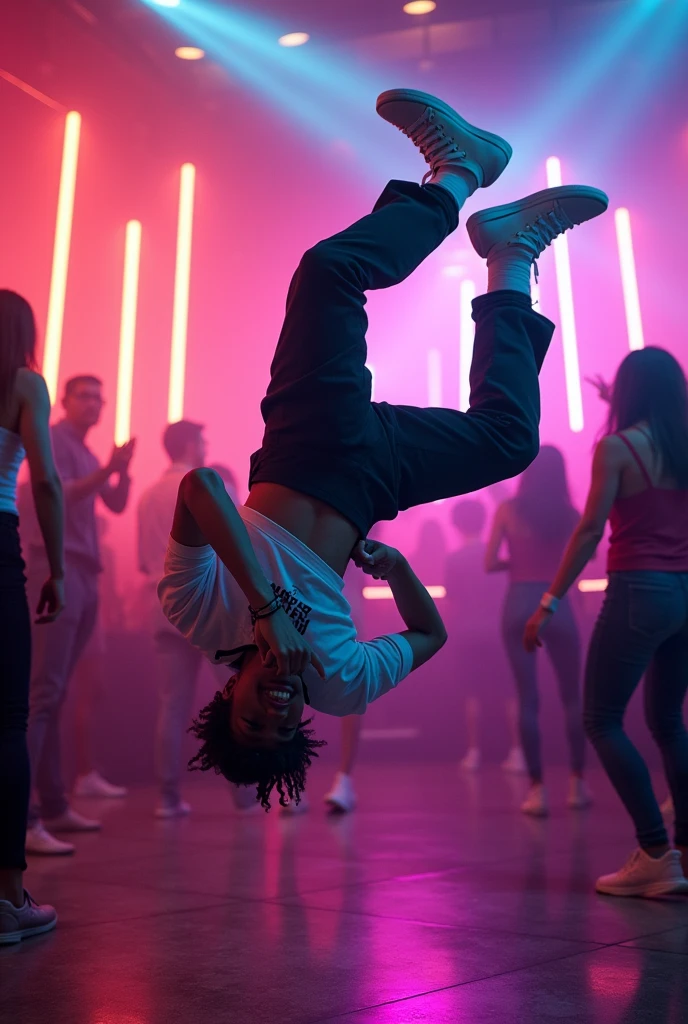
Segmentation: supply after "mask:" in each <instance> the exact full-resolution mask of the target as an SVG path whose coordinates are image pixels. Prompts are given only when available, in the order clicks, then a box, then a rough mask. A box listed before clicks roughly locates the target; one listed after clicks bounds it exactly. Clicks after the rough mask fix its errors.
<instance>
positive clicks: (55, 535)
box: [0, 289, 64, 945]
mask: <svg viewBox="0 0 688 1024" xmlns="http://www.w3.org/2000/svg"><path fill="white" fill-rule="evenodd" d="M35 348H36V324H35V321H34V316H33V310H32V309H31V306H30V305H29V304H28V302H27V301H26V300H25V299H23V298H22V297H21V296H20V295H17V294H16V292H11V291H7V290H6V289H2V290H0V945H9V944H10V943H15V942H20V941H21V940H22V939H25V938H28V937H29V936H30V935H39V934H41V933H42V932H47V931H50V929H51V928H54V927H55V924H56V923H57V914H56V913H55V910H54V908H53V907H50V906H38V904H36V903H34V901H33V900H32V898H31V896H30V895H29V894H28V892H26V890H25V889H24V885H23V874H24V871H26V857H25V840H26V822H27V815H28V810H29V798H30V791H31V778H30V770H29V754H28V749H27V745H26V728H27V722H28V718H29V679H30V674H31V617H30V614H29V605H28V602H27V599H26V588H25V580H24V562H23V561H22V556H21V547H20V543H19V528H18V527H19V518H18V515H17V505H16V490H17V474H18V472H19V467H20V466H21V463H22V461H23V459H24V456H26V458H27V459H28V463H29V473H30V477H31V489H32V492H33V499H34V502H35V504H36V515H37V517H38V523H39V526H40V530H41V535H42V537H43V542H44V544H45V551H46V558H47V574H46V577H47V578H46V579H45V580H44V582H43V585H42V587H41V589H40V595H39V599H38V602H37V608H36V614H37V615H38V619H37V625H38V627H39V628H40V629H47V628H49V627H48V623H51V622H54V620H55V619H56V618H57V617H58V615H59V614H60V612H61V611H62V609H63V607H64V563H63V551H62V532H63V510H62V486H61V484H60V478H59V476H58V474H57V469H56V468H55V462H54V460H53V453H52V448H51V446H50V428H49V426H48V424H49V421H50V399H49V397H48V389H47V388H46V386H45V381H44V380H43V378H42V377H41V376H39V375H38V374H37V373H34V371H33V369H32V367H33V366H34V361H35V357H34V353H35Z"/></svg>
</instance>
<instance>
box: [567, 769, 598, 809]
mask: <svg viewBox="0 0 688 1024" xmlns="http://www.w3.org/2000/svg"><path fill="white" fill-rule="evenodd" d="M566 803H567V804H568V805H569V807H571V808H572V809H573V810H576V811H582V810H583V809H584V808H585V807H590V805H591V804H592V793H591V792H590V787H589V786H588V784H587V782H586V781H585V779H579V778H578V777H577V776H573V778H572V779H571V783H570V785H569V795H568V798H567V800H566Z"/></svg>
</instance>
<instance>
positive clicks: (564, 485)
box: [514, 444, 578, 542]
mask: <svg viewBox="0 0 688 1024" xmlns="http://www.w3.org/2000/svg"><path fill="white" fill-rule="evenodd" d="M514 508H515V510H516V514H517V515H518V516H519V518H520V519H521V520H522V521H523V522H524V523H525V524H526V525H527V526H528V527H530V529H531V530H532V531H533V533H536V534H537V535H538V536H539V537H542V538H543V539H544V540H549V541H562V542H563V541H564V540H566V538H567V537H568V535H569V533H570V532H571V530H572V529H573V527H574V526H575V524H576V521H577V520H578V512H577V511H576V509H575V508H574V507H573V504H572V502H571V495H570V494H569V484H568V480H567V478H566V463H565V462H564V456H563V455H562V454H561V452H560V451H559V449H558V448H555V447H554V445H551V444H543V445H542V447H541V448H540V452H539V454H538V456H537V458H536V459H535V461H534V462H531V464H530V466H528V469H527V470H526V471H525V473H523V474H522V475H521V479H520V481H519V485H518V492H517V494H516V497H515V498H514Z"/></svg>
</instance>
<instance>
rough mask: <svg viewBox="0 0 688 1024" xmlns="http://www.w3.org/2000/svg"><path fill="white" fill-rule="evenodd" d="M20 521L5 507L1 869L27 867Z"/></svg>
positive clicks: (0, 610) (0, 628) (0, 521)
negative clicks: (25, 849) (25, 855)
mask: <svg viewBox="0 0 688 1024" xmlns="http://www.w3.org/2000/svg"><path fill="white" fill-rule="evenodd" d="M18 525H19V521H18V519H17V517H16V516H14V515H11V514H9V513H7V512H0V868H4V869H8V868H16V869H19V870H20V871H24V870H26V860H25V858H24V842H25V839H26V820H27V815H28V810H29V793H30V788H31V785H30V774H29V754H28V750H27V746H26V727H27V723H28V720H29V676H30V673H31V622H30V619H29V606H28V604H27V600H26V589H25V585H24V584H25V580H24V562H23V561H22V556H21V548H20V546H19V530H18Z"/></svg>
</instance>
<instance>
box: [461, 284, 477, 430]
mask: <svg viewBox="0 0 688 1024" xmlns="http://www.w3.org/2000/svg"><path fill="white" fill-rule="evenodd" d="M459 295H460V313H459V332H460V333H459V409H460V410H461V412H465V411H466V409H467V408H468V405H469V402H470V396H471V381H470V377H471V362H472V360H473V342H474V340H475V324H474V323H473V319H472V316H471V314H472V312H473V308H472V305H471V303H472V302H473V299H474V298H475V284H474V283H473V281H462V282H461V288H460V291H459Z"/></svg>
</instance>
